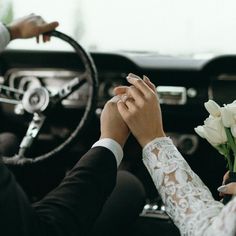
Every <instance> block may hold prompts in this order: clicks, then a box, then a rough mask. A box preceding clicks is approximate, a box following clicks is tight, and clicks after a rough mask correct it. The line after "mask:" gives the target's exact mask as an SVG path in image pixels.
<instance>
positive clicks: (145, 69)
mask: <svg viewBox="0 0 236 236" xmlns="http://www.w3.org/2000/svg"><path fill="white" fill-rule="evenodd" d="M9 2H10V3H11V4H10V5H11V7H12V8H13V9H16V8H14V7H15V6H14V4H15V5H16V7H18V5H19V4H17V3H16V1H12V2H11V1H6V3H5V4H6V5H7V4H8V5H9ZM54 2H55V1H54ZM72 2H74V4H76V1H72ZM78 2H80V3H81V4H82V3H83V1H78ZM91 2H92V1H90V3H91ZM105 2H106V1H103V3H104V4H105ZM131 2H133V1H131ZM151 2H152V3H153V1H151ZM157 2H158V4H159V6H162V5H161V2H162V1H157ZM133 3H134V2H133ZM182 3H183V2H182ZM68 4H70V3H68ZM127 4H128V3H127ZM145 4H148V2H146V3H145ZM185 4H186V1H185ZM31 5H32V4H29V7H32V6H31ZM85 5H86V3H85ZM95 5H96V4H95ZM234 5H235V4H234ZM90 7H91V8H92V11H93V12H94V11H96V9H93V4H91V6H90ZM203 7H204V6H203ZM235 7H236V5H235ZM91 8H90V9H91ZM94 8H95V7H94ZM35 9H36V10H37V8H35ZM35 9H33V10H34V11H36V10H35ZM69 9H70V8H69V7H68V9H67V10H68V11H69ZM186 9H188V8H186ZM29 10H30V11H31V9H29ZM15 11H16V10H15ZM17 14H18V15H24V12H23V11H22V12H20V11H19V13H17ZM17 14H16V16H18V15H17ZM39 14H40V11H39ZM46 17H47V15H45V18H46ZM14 18H15V16H14ZM57 20H58V21H59V22H60V17H59V16H58V19H57ZM205 20H206V21H207V18H205ZM60 24H63V22H62V23H60ZM84 27H86V25H85V26H84ZM114 27H115V25H114ZM98 30H99V28H98ZM119 30H120V31H121V34H122V29H119V28H118V27H117V28H116V31H119ZM139 30H140V29H139ZM48 34H49V35H50V36H51V42H49V43H48V45H47V47H48V48H47V49H46V50H45V49H42V50H41V49H40V47H39V46H38V45H35V44H33V43H31V41H30V42H29V41H28V40H25V41H26V42H27V43H26V44H25V46H24V47H21V46H18V45H16V46H15V45H13V46H12V47H11V44H10V45H9V47H8V48H7V49H6V50H4V52H2V53H1V54H0V84H1V94H0V97H1V98H0V113H1V123H0V132H1V133H7V134H8V135H9V139H11V140H13V141H12V142H13V144H12V146H11V147H10V150H8V151H6V152H4V157H3V160H4V162H5V163H6V165H7V166H8V167H9V168H10V169H11V170H12V172H13V173H14V175H15V177H16V179H17V181H18V182H19V183H20V185H21V186H22V188H23V189H24V191H25V192H26V193H27V196H28V197H29V199H30V201H32V202H35V201H38V200H39V199H41V198H42V197H43V196H45V194H47V193H48V192H49V191H51V190H52V189H53V188H55V187H56V186H57V185H58V184H59V183H60V181H61V180H62V178H63V177H64V176H65V175H66V172H67V171H68V170H70V169H71V168H72V167H73V165H74V164H75V163H76V162H77V161H78V160H79V159H80V158H81V156H82V155H83V154H84V153H86V151H87V150H88V149H90V148H91V146H92V145H93V143H95V142H96V141H97V140H98V139H99V135H100V115H101V112H102V110H103V107H104V105H105V104H106V102H107V101H108V100H109V99H111V98H112V97H113V96H114V93H113V89H114V88H115V87H116V86H118V85H128V82H127V80H126V76H127V75H128V74H129V73H130V72H132V73H134V74H137V75H139V76H143V75H146V76H148V77H149V78H150V79H151V81H152V82H153V83H154V84H155V85H156V89H157V93H158V97H159V101H160V104H161V109H162V116H163V124H164V130H165V132H166V134H167V136H169V137H171V138H172V140H173V142H174V144H175V145H176V147H177V148H178V150H179V151H180V152H181V154H182V155H183V157H184V158H185V159H186V161H187V162H188V163H189V165H190V166H191V168H192V169H193V170H194V172H195V173H196V174H198V175H199V176H200V178H201V179H202V181H203V182H204V183H205V184H206V185H207V187H208V188H209V189H210V191H211V192H212V195H213V197H214V198H215V199H216V200H220V197H219V194H218V192H217V187H219V186H220V185H221V182H222V176H223V175H224V173H225V172H226V162H225V160H224V159H223V158H222V157H221V156H220V154H219V153H218V152H217V151H216V150H215V149H214V148H212V146H211V145H209V143H208V142H207V141H206V140H205V139H201V138H200V137H199V136H198V135H197V134H196V133H195V131H194V128H195V127H197V126H198V125H200V124H202V123H203V121H204V119H205V118H206V117H207V116H208V113H207V111H206V109H205V108H204V102H206V101H208V100H209V99H213V100H214V101H216V102H217V103H218V104H220V105H223V104H226V103H230V102H232V101H234V99H235V91H234V88H235V86H236V56H235V55H234V54H233V53H228V50H225V52H224V51H223V49H222V52H220V53H215V54H212V55H211V56H192V55H185V54H184V53H183V54H181V53H180V54H173V55H170V54H165V53H156V52H155V51H154V50H153V51H151V50H149V51H148V50H147V51H145V50H143V51H135V50H132V49H131V50H117V49H116V50H113V51H112V50H95V49H94V48H93V46H91V47H90V48H88V47H84V46H83V42H84V41H83V40H85V39H83V40H81V41H80V40H79V39H78V38H76V35H72V34H70V33H68V32H66V30H64V31H63V30H61V29H60V27H59V28H58V29H57V30H56V31H53V32H49V33H48ZM126 36H127V35H126ZM91 37H93V35H92V34H91ZM199 37H201V36H199ZM233 37H234V36H232V38H233ZM125 38H126V37H124V40H125ZM144 38H145V37H144ZM93 40H95V41H96V38H95V39H93ZM135 40H141V41H142V40H144V39H143V38H142V34H141V36H140V38H139V39H135ZM166 40H167V44H168V39H166ZM81 42H82V43H81ZM14 43H15V42H14ZM14 43H13V44H14ZM61 43H62V45H66V46H65V48H66V49H64V46H63V49H61V48H60V47H61V46H59V47H56V48H55V47H54V45H57V44H58V45H61ZM31 44H32V46H28V45H31ZM176 44H177V43H176ZM111 45H112V44H111ZM67 46H70V49H69V50H67ZM38 47H39V48H38ZM171 47H173V45H171ZM40 101H43V102H44V103H46V104H47V106H46V109H44V107H42V106H41V107H40V109H41V110H40V112H35V111H38V110H37V109H38V107H37V105H38V103H40ZM0 141H1V140H0ZM4 141H5V140H2V141H1V142H4ZM119 170H126V171H128V172H130V173H132V174H133V175H134V176H136V177H137V178H138V179H139V180H140V182H141V183H142V185H143V187H144V189H145V193H146V197H145V198H146V199H145V204H144V205H143V210H142V211H141V212H140V214H139V216H138V218H137V219H136V220H135V221H134V222H133V223H132V225H131V226H130V228H128V229H127V235H140V236H141V235H142V236H149V235H154V234H155V235H179V232H178V230H177V228H176V227H175V226H174V224H173V223H172V221H171V219H170V218H169V216H168V215H167V214H166V212H165V205H164V204H163V202H162V201H161V198H160V196H159V194H158V191H157V190H156V187H155V185H154V184H153V182H152V179H151V177H150V176H149V174H148V171H147V170H146V168H145V166H144V164H143V162H142V149H141V147H140V146H139V144H138V143H137V141H136V140H135V138H134V137H133V136H132V135H130V137H129V139H128V141H127V143H126V145H125V147H124V158H123V160H122V162H121V165H120V166H119ZM127 211H129V209H127Z"/></svg>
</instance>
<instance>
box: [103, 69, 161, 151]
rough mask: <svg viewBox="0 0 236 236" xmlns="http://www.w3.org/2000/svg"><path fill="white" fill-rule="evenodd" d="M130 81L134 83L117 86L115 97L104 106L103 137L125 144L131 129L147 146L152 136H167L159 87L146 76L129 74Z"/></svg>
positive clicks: (142, 144) (138, 139) (141, 143)
mask: <svg viewBox="0 0 236 236" xmlns="http://www.w3.org/2000/svg"><path fill="white" fill-rule="evenodd" d="M127 81H128V82H129V83H130V84H131V86H119V87H116V88H115V89H114V92H115V94H116V97H114V98H113V99H111V100H110V101H108V102H107V104H106V105H105V107H104V109H103V112H102V115H101V138H105V137H109V138H112V139H114V140H116V141H117V142H118V143H120V145H121V146H122V147H123V145H124V143H125V142H126V140H127V138H128V135H129V132H130V131H131V132H132V134H133V135H134V137H135V138H136V139H137V141H138V142H139V144H140V145H141V146H142V147H144V146H145V145H146V144H147V143H149V142H150V141H152V140H153V139H155V138H157V137H164V136H165V133H164V131H163V125H162V115H161V109H160V105H159V102H158V96H157V93H156V87H155V85H154V84H153V83H151V81H150V80H149V79H148V78H147V77H146V76H144V77H143V80H142V79H141V78H140V77H138V76H136V75H134V74H131V73H130V74H129V75H128V76H127Z"/></svg>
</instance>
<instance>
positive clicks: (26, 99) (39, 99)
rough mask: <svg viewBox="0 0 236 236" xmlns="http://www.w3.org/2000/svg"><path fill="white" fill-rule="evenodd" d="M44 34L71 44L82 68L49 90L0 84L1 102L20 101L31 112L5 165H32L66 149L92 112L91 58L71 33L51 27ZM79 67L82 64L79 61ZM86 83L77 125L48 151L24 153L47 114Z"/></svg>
mask: <svg viewBox="0 0 236 236" xmlns="http://www.w3.org/2000/svg"><path fill="white" fill-rule="evenodd" d="M47 35H49V36H52V37H56V38H59V39H61V40H63V41H65V42H67V43H68V44H70V45H71V46H72V48H73V49H74V50H75V52H76V54H77V56H78V59H79V60H80V63H81V62H82V64H83V68H84V71H83V72H82V73H81V74H80V75H79V76H77V77H76V78H74V79H71V80H70V81H69V82H67V83H66V84H65V85H63V86H62V87H61V88H59V89H58V91H57V92H54V93H51V92H50V91H49V90H48V89H47V88H46V87H45V86H43V85H41V86H40V87H37V88H29V89H28V90H26V91H21V90H19V89H15V88H11V87H8V86H4V85H1V86H0V94H1V95H3V96H4V98H0V101H1V102H6V103H10V104H19V103H20V104H21V105H22V107H23V109H24V111H25V112H27V113H29V114H30V115H31V116H32V120H31V121H30V122H29V125H28V129H27V131H26V134H25V136H24V137H23V139H22V141H21V142H20V145H19V150H18V153H16V154H15V155H14V156H13V157H3V158H2V159H3V162H4V163H5V164H7V165H15V166H16V165H31V164H35V163H39V162H42V161H45V160H48V159H52V158H53V157H55V156H56V155H57V154H59V153H61V152H62V151H65V150H67V148H68V147H70V146H71V145H72V144H74V143H75V141H77V139H78V137H79V136H80V134H81V133H82V130H84V128H85V127H86V126H87V125H88V122H89V120H90V118H91V115H92V114H93V112H94V109H95V105H96V96H97V88H98V80H97V71H96V67H95V65H94V62H93V60H92V58H91V57H90V55H89V54H88V53H87V52H86V51H85V50H84V49H83V48H82V47H81V45H79V44H78V43H77V42H76V41H75V40H74V39H72V38H71V37H69V36H67V35H65V34H63V33H61V32H59V31H52V32H49V33H47ZM80 67H81V65H80ZM85 83H86V84H87V86H88V93H89V96H88V99H87V103H86V106H85V109H84V112H83V115H82V118H81V119H80V120H79V121H78V124H77V126H76V127H75V128H74V130H73V131H72V132H71V133H70V135H69V136H68V137H67V138H66V139H65V140H64V141H63V142H62V143H61V144H59V145H58V146H57V147H55V148H53V149H52V150H51V151H49V152H47V153H45V154H43V155H40V156H35V157H27V156H26V152H27V151H29V150H30V149H31V148H32V144H33V142H34V141H35V139H36V138H37V136H38V135H39V133H40V131H41V128H42V126H43V124H44V123H45V121H46V120H47V117H48V116H49V115H53V112H54V111H55V109H56V107H58V105H60V104H61V103H62V101H63V100H65V99H66V98H68V96H70V95H71V94H72V93H73V92H74V91H76V90H78V89H79V88H80V87H81V86H82V85H84V84H85Z"/></svg>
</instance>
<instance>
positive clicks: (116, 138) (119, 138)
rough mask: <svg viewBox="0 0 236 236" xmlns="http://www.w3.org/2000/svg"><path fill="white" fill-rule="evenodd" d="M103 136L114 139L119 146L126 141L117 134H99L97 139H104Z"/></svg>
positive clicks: (122, 145)
mask: <svg viewBox="0 0 236 236" xmlns="http://www.w3.org/2000/svg"><path fill="white" fill-rule="evenodd" d="M104 138H109V139H112V140H114V141H116V142H117V143H118V144H119V145H120V146H121V148H123V147H124V145H125V142H126V139H124V138H122V137H119V136H117V135H111V134H101V136H100V138H99V140H101V139H104Z"/></svg>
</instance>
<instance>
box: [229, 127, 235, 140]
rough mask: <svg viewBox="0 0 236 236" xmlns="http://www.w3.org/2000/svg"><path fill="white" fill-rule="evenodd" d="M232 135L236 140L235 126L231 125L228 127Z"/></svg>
mask: <svg viewBox="0 0 236 236" xmlns="http://www.w3.org/2000/svg"><path fill="white" fill-rule="evenodd" d="M230 130H231V133H232V135H233V136H234V137H235V138H236V124H234V125H232V126H231V127H230Z"/></svg>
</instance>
